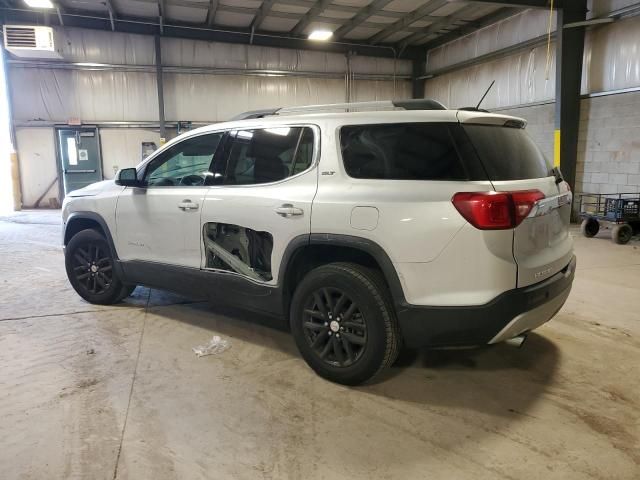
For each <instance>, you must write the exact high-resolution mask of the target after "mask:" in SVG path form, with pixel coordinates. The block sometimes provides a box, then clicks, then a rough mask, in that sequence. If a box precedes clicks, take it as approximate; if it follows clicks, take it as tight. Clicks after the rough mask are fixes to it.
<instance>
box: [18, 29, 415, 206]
mask: <svg viewBox="0 0 640 480" xmlns="http://www.w3.org/2000/svg"><path fill="white" fill-rule="evenodd" d="M57 33H58V34H59V37H58V39H59V44H60V45H61V47H62V55H63V57H64V58H63V63H64V64H59V65H50V64H47V65H40V66H33V65H32V64H30V65H27V64H15V63H14V64H12V65H11V67H10V71H9V81H10V85H11V97H12V103H13V112H12V115H13V120H14V122H15V123H16V125H17V126H18V135H17V137H18V138H17V149H18V153H19V158H20V163H21V168H22V171H23V172H24V173H23V175H22V193H23V204H24V205H25V207H29V206H33V205H34V203H35V201H36V200H37V199H38V198H39V197H40V196H41V195H43V194H45V198H44V201H43V204H48V201H49V198H52V197H57V196H58V186H57V184H54V185H53V186H52V187H51V188H49V189H48V191H47V192H45V191H44V190H45V189H47V187H48V185H51V182H52V181H53V180H54V179H55V178H56V175H57V173H56V158H55V148H54V143H53V140H52V139H53V137H54V129H53V127H51V124H52V123H66V122H67V121H68V120H69V119H71V118H75V119H80V120H81V121H82V122H83V124H104V123H108V122H141V123H143V125H141V126H138V127H137V128H130V129H127V131H126V133H124V131H123V129H121V128H119V129H113V128H101V132H100V133H101V135H100V138H101V149H102V161H103V173H104V176H105V178H112V177H113V175H114V173H115V172H114V168H117V167H128V166H135V165H136V164H137V163H138V162H139V161H140V150H141V149H140V142H142V141H149V142H155V143H156V144H159V134H158V132H157V127H156V128H155V129H154V128H153V127H151V126H149V127H146V123H147V122H156V123H157V122H158V99H157V85H156V73H155V70H154V63H155V46H154V38H153V37H150V36H143V35H135V34H126V33H113V32H104V31H99V30H85V29H76V28H66V29H60V30H58V32H57ZM161 41H162V44H161V49H162V57H163V58H162V60H163V66H164V68H165V72H164V75H163V83H164V98H165V118H166V119H167V121H170V122H176V121H192V122H206V123H213V122H218V121H224V120H227V119H229V118H231V117H233V116H235V115H237V114H238V113H241V112H243V111H247V110H255V109H259V108H266V107H277V106H293V105H304V104H313V103H336V102H344V101H345V100H346V94H347V92H346V82H345V78H344V77H345V75H346V72H347V59H346V57H345V55H342V54H335V53H326V52H317V51H299V50H291V49H282V48H269V47H258V46H249V45H236V44H224V43H215V42H204V41H197V40H188V39H175V38H162V39H161ZM71 63H76V64H77V63H82V64H85V65H70V64H71ZM92 63H94V64H95V63H99V64H111V65H113V67H112V68H105V67H104V66H101V67H92V66H91V65H87V64H92ZM349 65H350V69H351V72H352V73H353V74H355V75H356V76H357V75H364V76H367V75H377V76H383V77H384V80H380V79H375V80H367V79H357V78H356V80H355V81H352V82H351V86H352V87H351V90H352V91H351V98H352V100H354V101H364V100H382V99H392V98H410V96H411V83H410V81H407V80H406V78H407V77H408V76H409V75H410V74H411V70H412V65H411V62H409V61H402V60H398V61H394V60H393V59H388V58H374V57H357V56H356V57H352V58H351V59H350V62H349ZM194 69H200V70H197V71H196V70H194ZM255 70H270V71H273V72H272V74H271V75H270V76H267V75H264V72H263V74H262V75H256V72H255ZM394 75H396V76H401V77H404V79H396V81H393V77H394ZM35 127H37V128H35ZM168 133H169V137H171V136H173V135H175V130H171V129H170V130H169V132H168ZM45 138H46V139H47V141H46V142H45V141H44V139H45ZM122 139H125V141H121V140H122ZM116 144H117V145H116Z"/></svg>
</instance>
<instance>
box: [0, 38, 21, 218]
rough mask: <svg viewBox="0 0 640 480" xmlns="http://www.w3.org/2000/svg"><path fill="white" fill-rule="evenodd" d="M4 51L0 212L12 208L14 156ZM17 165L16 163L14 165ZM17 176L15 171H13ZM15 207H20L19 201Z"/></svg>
mask: <svg viewBox="0 0 640 480" xmlns="http://www.w3.org/2000/svg"><path fill="white" fill-rule="evenodd" d="M4 57H5V52H4V48H0V214H2V213H7V212H10V211H12V210H13V209H14V200H13V191H14V189H13V186H12V171H11V159H12V155H13V156H15V152H14V149H13V142H12V138H11V123H10V121H9V100H8V89H7V83H6V77H5V68H4V67H5V63H4ZM16 167H17V165H16ZM14 174H15V175H16V178H17V172H14ZM16 208H20V205H19V202H18V205H16Z"/></svg>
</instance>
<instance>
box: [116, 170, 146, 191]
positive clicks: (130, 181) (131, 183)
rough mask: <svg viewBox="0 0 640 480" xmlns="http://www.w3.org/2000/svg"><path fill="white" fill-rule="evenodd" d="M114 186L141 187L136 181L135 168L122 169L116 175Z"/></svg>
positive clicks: (136, 173)
mask: <svg viewBox="0 0 640 480" xmlns="http://www.w3.org/2000/svg"><path fill="white" fill-rule="evenodd" d="M116 185H121V186H123V187H141V186H142V184H141V182H140V181H138V172H137V171H136V169H135V168H123V169H122V170H120V171H118V173H117V174H116Z"/></svg>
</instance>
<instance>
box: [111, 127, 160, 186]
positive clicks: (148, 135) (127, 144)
mask: <svg viewBox="0 0 640 480" xmlns="http://www.w3.org/2000/svg"><path fill="white" fill-rule="evenodd" d="M142 142H155V144H156V145H157V146H158V147H159V146H160V134H159V133H158V132H157V131H153V130H145V129H141V128H140V129H138V128H101V129H100V144H101V148H102V174H103V175H104V178H113V177H114V175H115V173H116V172H117V171H118V169H121V168H128V167H135V166H136V165H137V164H138V163H140V161H141V160H142V157H141V144H142Z"/></svg>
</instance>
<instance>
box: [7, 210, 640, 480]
mask: <svg viewBox="0 0 640 480" xmlns="http://www.w3.org/2000/svg"><path fill="white" fill-rule="evenodd" d="M58 215H59V213H58V212H52V213H48V212H44V213H42V212H40V213H23V214H19V215H15V216H12V217H9V218H6V217H5V218H4V219H0V288H1V290H0V366H1V367H0V419H1V420H0V465H1V466H2V473H1V474H0V475H1V477H2V478H3V479H17V478H20V479H23V478H25V479H26V478H34V479H42V478H48V479H53V478H83V479H84V478H87V479H101V478H104V479H113V478H120V479H125V478H129V479H145V478H153V479H172V478H189V479H198V478H215V479H218V478H221V479H222V478H225V479H226V478H241V479H244V478H246V479H254V478H268V479H270V478H273V479H280V478H290V479H311V478H326V479H339V478H350V479H359V478H363V479H371V478H385V479H390V478H402V479H408V478H455V479H496V478H511V479H529V478H531V479H536V480H538V479H540V478H545V479H549V478H557V479H563V480H566V479H590V478H602V479H638V478H640V375H639V374H638V365H640V314H639V313H638V312H639V311H640V308H639V307H640V298H639V297H640V248H639V247H640V243H638V242H637V241H635V242H634V243H632V244H629V245H627V246H619V245H614V244H613V243H612V242H611V241H609V240H608V238H606V234H605V236H603V238H599V239H590V240H587V239H584V238H582V237H576V239H575V240H576V251H577V254H578V257H579V261H578V274H577V277H576V281H575V284H574V291H573V293H572V294H571V297H570V298H569V301H568V303H567V304H566V305H565V307H564V308H563V309H562V311H561V312H560V314H559V315H558V316H557V317H556V318H555V319H554V320H553V321H552V322H551V323H549V324H547V325H546V326H544V327H542V328H541V329H539V330H538V331H537V332H536V333H535V334H532V335H530V337H529V339H528V341H527V343H526V344H525V346H524V347H523V348H522V349H519V350H518V349H514V348H513V347H508V346H505V345H499V346H496V347H493V348H486V349H479V350H466V351H439V352H437V351H431V352H430V351H421V352H415V353H411V352H406V353H404V354H403V355H402V357H401V358H400V361H399V362H398V364H397V365H396V366H395V367H394V368H393V369H392V370H391V371H390V372H389V374H388V375H386V376H385V377H384V378H383V379H382V380H381V381H380V382H378V383H376V384H374V385H370V386H365V387H359V388H346V387H342V386H338V385H334V384H331V383H329V382H326V381H324V380H322V379H321V378H319V377H317V376H316V375H315V374H314V373H313V372H312V371H311V370H310V369H309V368H307V366H306V365H305V363H304V362H303V360H302V359H301V358H300V357H299V355H298V354H297V352H296V348H295V345H294V343H293V341H292V339H291V338H290V336H289V335H288V334H287V333H286V332H282V331H280V330H275V329H273V328H269V327H267V326H264V323H265V321H266V320H265V319H257V320H260V322H261V324H254V323H250V322H248V321H247V320H248V319H250V318H251V317H255V316H254V315H252V314H247V313H239V312H229V311H222V310H220V309H216V308H214V307H211V306H208V305H206V304H202V303H191V302H189V301H188V300H186V299H183V298H180V297H177V296H174V295H170V294H167V293H164V292H160V291H156V290H151V291H150V290H149V289H144V288H138V289H137V290H136V291H135V293H134V296H133V297H132V298H130V299H128V300H127V302H126V303H125V304H122V305H118V306H114V307H98V306H94V305H90V304H87V303H85V302H84V301H82V300H81V299H80V298H79V297H78V296H77V295H76V294H75V293H74V292H73V290H72V289H71V287H70V286H69V285H68V283H67V280H66V278H65V273H64V266H63V257H62V253H61V249H60V246H59V244H58V243H59V239H60V224H59V220H58ZM212 334H218V335H221V336H222V337H224V338H227V339H229V340H230V341H231V343H232V347H231V349H229V350H227V351H226V352H224V353H222V354H220V355H218V356H209V357H203V358H196V356H195V355H194V354H193V352H192V350H191V348H192V347H193V346H195V345H200V344H202V343H205V342H206V341H208V339H209V338H211V336H212Z"/></svg>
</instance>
